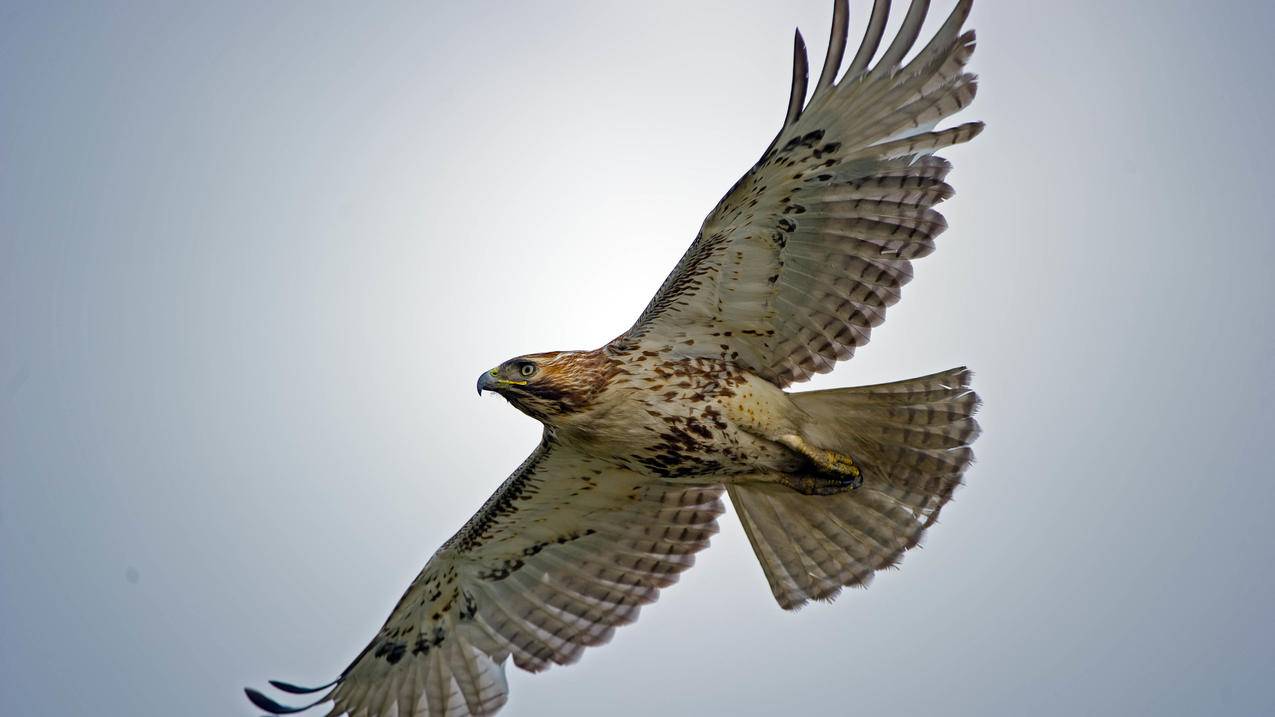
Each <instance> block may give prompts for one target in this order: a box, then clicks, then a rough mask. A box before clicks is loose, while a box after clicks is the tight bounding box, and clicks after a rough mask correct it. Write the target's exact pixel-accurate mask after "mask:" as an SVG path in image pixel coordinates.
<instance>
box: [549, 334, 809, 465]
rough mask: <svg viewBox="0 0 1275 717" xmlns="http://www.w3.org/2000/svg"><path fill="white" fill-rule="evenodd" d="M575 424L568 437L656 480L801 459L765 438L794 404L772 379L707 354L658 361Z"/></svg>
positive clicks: (777, 431) (788, 428)
mask: <svg viewBox="0 0 1275 717" xmlns="http://www.w3.org/2000/svg"><path fill="white" fill-rule="evenodd" d="M611 391H615V393H614V395H611V396H608V397H606V398H605V399H603V400H602V401H600V402H599V405H600V406H601V407H604V410H597V411H595V412H592V413H593V415H591V416H589V417H588V418H587V419H586V420H584V421H582V422H580V423H578V424H577V426H578V428H577V430H576V431H575V432H574V433H575V438H576V439H577V440H580V441H582V442H585V443H591V444H593V445H591V446H589V448H590V449H591V450H590V452H592V453H594V454H595V455H599V454H603V453H609V454H611V455H612V456H614V459H615V460H616V462H618V463H621V464H623V465H624V466H625V467H627V468H630V469H631V470H636V471H639V472H642V473H647V474H650V475H655V476H659V477H663V478H695V477H709V476H720V477H721V478H722V479H723V480H729V477H730V476H736V475H743V474H756V473H766V472H775V471H778V472H787V471H788V470H792V469H795V468H796V467H797V466H799V465H800V463H801V461H800V459H799V457H798V456H796V454H794V453H792V452H791V451H790V450H788V449H787V448H785V447H784V446H782V445H780V444H778V443H775V442H774V441H773V440H771V438H772V437H775V436H778V435H782V434H784V433H792V432H793V430H794V429H793V428H792V422H791V419H790V416H791V415H792V412H793V411H794V410H795V408H794V407H793V406H792V404H791V402H790V401H789V399H788V397H787V395H786V394H785V393H784V392H783V391H782V390H780V389H779V388H776V387H775V386H774V385H773V384H771V383H769V382H767V381H764V380H762V379H759V378H757V377H755V376H752V375H751V374H747V373H744V372H742V371H740V370H738V369H737V368H735V367H734V366H732V365H729V364H722V363H721V362H716V361H709V360H703V359H699V360H686V361H681V362H672V363H663V364H660V365H659V366H656V367H654V368H653V370H652V371H651V373H650V375H643V376H637V377H626V381H625V382H617V385H616V386H615V387H613V388H612V389H611Z"/></svg>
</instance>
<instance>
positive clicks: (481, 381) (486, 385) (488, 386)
mask: <svg viewBox="0 0 1275 717" xmlns="http://www.w3.org/2000/svg"><path fill="white" fill-rule="evenodd" d="M498 375H499V374H498V373H497V372H496V369H494V368H493V369H492V370H490V371H483V372H482V374H481V375H480V376H479V377H478V395H479V396H481V395H483V391H498V390H499V388H500V380H499V379H498V378H496V377H497V376H498Z"/></svg>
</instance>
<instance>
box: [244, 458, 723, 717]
mask: <svg viewBox="0 0 1275 717" xmlns="http://www.w3.org/2000/svg"><path fill="white" fill-rule="evenodd" d="M721 493H722V487H721V486H686V485H672V484H669V483H665V482H663V481H659V480H654V479H651V478H647V477H644V476H641V475H639V474H637V473H633V472H631V471H626V470H623V469H619V468H616V467H615V466H613V465H611V464H609V463H606V462H604V461H600V460H597V459H594V458H590V457H588V456H586V455H583V454H581V453H578V452H576V451H574V450H572V449H570V448H564V447H563V446H561V445H557V444H555V443H554V442H552V441H551V440H549V439H546V440H545V441H544V442H542V443H541V445H540V447H539V448H538V449H537V450H536V451H535V452H534V453H532V454H531V456H530V457H529V458H527V460H526V461H525V462H524V463H523V464H522V466H521V467H519V468H518V470H516V471H515V472H514V473H513V475H511V476H510V477H509V479H508V480H506V481H505V482H504V483H503V484H502V485H501V486H500V488H499V489H497V490H496V492H495V493H494V494H493V495H492V496H491V498H490V499H488V501H487V503H486V504H484V505H483V507H482V509H481V510H479V511H478V513H477V514H476V515H475V516H474V517H473V518H471V519H470V521H469V522H468V523H466V524H465V526H464V527H463V528H461V529H460V531H459V532H457V533H456V535H455V536H453V537H452V538H451V540H449V541H447V543H446V544H444V545H443V547H442V548H440V549H439V551H438V552H437V553H435V554H434V557H433V558H431V559H430V561H429V562H428V563H427V564H426V565H425V569H424V570H422V571H421V573H420V575H419V576H417V578H416V580H414V581H413V582H412V584H411V586H410V587H409V588H408V589H407V592H406V593H405V594H404V595H403V597H402V599H400V600H399V602H398V605H397V606H396V607H395V608H394V611H393V612H392V613H391V614H390V617H389V619H388V620H386V622H385V625H384V627H382V628H381V630H380V632H378V633H377V635H376V637H375V638H374V639H373V640H372V642H371V644H369V645H368V646H367V648H366V649H364V650H363V653H362V654H361V655H359V657H358V658H357V659H356V660H355V661H354V662H353V664H351V665H350V666H349V667H348V668H346V670H345V671H344V672H343V673H341V676H340V677H339V678H338V679H337V680H336V681H335V682H333V683H330V684H328V685H323V686H322V687H318V688H301V687H296V686H294V685H290V684H287V683H282V682H271V684H272V685H274V686H275V687H276V688H278V689H280V690H282V691H284V692H288V693H292V694H320V695H321V696H319V697H318V699H317V701H315V702H313V703H311V704H309V705H305V706H303V707H285V706H283V705H281V704H279V703H277V702H275V701H274V700H272V699H270V698H268V697H266V696H264V695H263V694H261V693H260V692H257V691H256V690H251V689H250V690H248V691H247V692H248V697H249V698H250V699H251V700H252V701H253V703H254V704H256V705H257V706H258V707H260V708H261V709H263V710H265V711H267V712H270V713H273V714H291V713H293V712H299V711H302V710H304V709H308V708H309V707H313V706H315V705H317V704H321V703H323V702H329V701H331V702H332V703H333V707H332V711H331V713H330V714H332V715H339V714H346V713H348V714H350V715H360V717H385V716H388V715H395V716H396V717H397V716H399V715H415V716H418V717H438V716H441V715H487V714H492V713H493V712H495V711H496V710H497V709H499V708H500V706H501V705H503V704H504V703H505V700H506V698H507V693H508V688H507V686H506V684H505V661H506V660H507V659H508V658H509V657H510V656H512V657H513V660H514V664H515V665H517V666H519V667H521V668H523V669H525V670H531V671H533V672H535V671H539V670H543V669H545V668H547V667H549V666H550V665H553V664H559V665H565V664H569V663H571V662H574V661H576V660H577V659H578V658H579V657H580V654H581V652H583V650H584V648H586V647H589V646H592V645H600V644H602V643H604V642H607V641H608V640H609V639H610V638H611V634H612V633H613V632H614V630H615V628H616V627H617V626H619V625H625V624H628V623H630V622H633V621H634V620H636V619H637V615H638V611H639V610H640V609H641V607H642V606H643V605H645V604H647V603H650V602H654V601H655V599H656V598H657V597H658V596H659V591H660V588H664V587H668V586H669V585H672V584H673V583H674V582H676V581H677V578H678V575H679V574H680V573H681V572H682V571H683V570H686V569H687V568H689V567H690V566H691V565H692V564H694V562H695V553H696V552H698V551H700V550H702V549H703V548H705V547H707V546H708V541H709V538H710V537H711V536H712V535H713V534H714V533H716V532H717V522H716V519H717V516H718V515H720V514H721V512H722V510H723V508H722V504H721V501H720V500H719V498H720V496H721Z"/></svg>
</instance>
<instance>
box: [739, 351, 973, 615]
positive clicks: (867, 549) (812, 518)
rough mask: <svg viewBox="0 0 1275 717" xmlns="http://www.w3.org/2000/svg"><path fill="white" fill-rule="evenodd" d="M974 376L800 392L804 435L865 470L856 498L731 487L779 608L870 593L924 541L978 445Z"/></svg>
mask: <svg viewBox="0 0 1275 717" xmlns="http://www.w3.org/2000/svg"><path fill="white" fill-rule="evenodd" d="M970 376H971V373H970V371H969V370H968V369H965V368H956V369H951V370H949V371H944V372H941V373H936V374H933V375H931V376H923V377H921V378H914V379H910V380H907V381H898V382H895V383H888V384H881V385H876V386H860V387H856V388H844V389H833V390H829V391H808V392H804V393H794V394H791V398H792V400H793V402H794V403H795V404H796V405H797V406H798V407H799V408H801V409H802V410H803V411H804V412H805V413H806V414H807V415H809V416H810V418H811V421H810V424H809V425H808V426H805V427H803V433H804V434H805V437H806V438H807V439H808V440H810V441H812V442H814V443H815V444H816V445H819V446H822V447H824V448H828V449H830V450H835V451H838V452H842V453H846V454H848V455H850V456H851V457H852V458H854V460H855V462H856V463H858V464H859V466H860V468H861V469H862V470H863V473H864V478H865V482H864V484H863V486H861V487H860V488H858V489H857V490H851V491H846V492H844V493H838V494H834V495H803V494H801V493H798V492H796V491H794V490H792V489H790V488H787V487H785V486H782V485H779V484H777V483H760V482H758V483H740V484H736V485H732V486H729V487H728V489H727V490H728V492H729V494H730V497H731V501H732V503H734V505H735V510H736V512H737V513H738V514H739V516H740V521H741V522H742V523H743V526H744V532H745V533H746V534H747V535H748V539H749V541H750V542H751V543H752V546H753V551H754V552H755V553H756V554H757V558H758V560H759V561H760V562H761V565H762V569H763V571H764V572H765V574H766V579H767V581H768V582H769V583H770V587H771V591H772V592H773V593H774V595H775V599H776V600H777V601H778V602H779V604H780V606H781V607H783V608H784V609H786V610H791V609H796V608H799V607H801V606H802V605H804V604H805V603H806V602H807V601H809V600H830V599H832V598H834V597H836V595H837V594H838V593H840V591H841V589H842V588H843V587H849V586H866V585H867V584H868V583H869V582H870V581H871V580H872V576H873V574H874V573H875V572H877V571H879V570H882V569H885V568H887V567H890V566H893V565H895V564H897V563H898V562H899V560H900V559H901V558H902V557H903V553H904V552H906V551H907V550H908V549H910V548H912V547H914V546H915V545H916V544H917V543H918V542H920V540H921V536H922V535H923V534H924V533H925V530H926V529H927V528H929V527H930V526H931V525H932V524H933V523H934V521H935V520H937V519H938V516H939V511H940V510H941V509H942V508H943V506H944V505H945V504H946V503H947V502H948V500H950V499H951V497H952V492H953V491H954V490H955V489H956V486H958V485H960V483H961V476H962V474H963V473H964V472H965V470H966V468H968V467H969V465H970V463H971V462H972V461H973V459H974V454H973V451H971V450H970V448H969V444H970V443H973V441H974V440H975V439H976V438H977V437H978V434H979V427H978V422H977V421H975V420H974V418H973V415H974V413H975V412H976V411H977V410H978V406H979V400H978V396H976V395H975V394H974V392H973V390H971V389H970V386H969V382H970Z"/></svg>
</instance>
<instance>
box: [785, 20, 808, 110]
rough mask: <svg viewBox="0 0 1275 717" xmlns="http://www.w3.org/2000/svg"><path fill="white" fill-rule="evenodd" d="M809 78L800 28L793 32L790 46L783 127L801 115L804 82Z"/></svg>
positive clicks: (804, 91)
mask: <svg viewBox="0 0 1275 717" xmlns="http://www.w3.org/2000/svg"><path fill="white" fill-rule="evenodd" d="M809 79H810V67H809V65H807V64H806V41H805V40H803V39H802V38H801V30H796V31H794V33H793V48H792V90H791V91H790V92H789V94H788V113H787V114H786V115H785V116H784V124H783V126H784V127H788V126H789V125H791V124H792V123H793V122H796V121H797V118H798V117H800V116H801V108H802V107H804V106H805V104H806V83H807V82H808V81H809Z"/></svg>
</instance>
